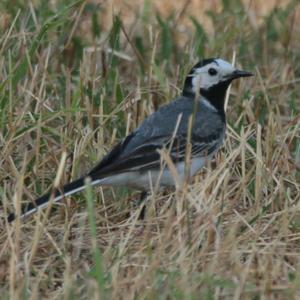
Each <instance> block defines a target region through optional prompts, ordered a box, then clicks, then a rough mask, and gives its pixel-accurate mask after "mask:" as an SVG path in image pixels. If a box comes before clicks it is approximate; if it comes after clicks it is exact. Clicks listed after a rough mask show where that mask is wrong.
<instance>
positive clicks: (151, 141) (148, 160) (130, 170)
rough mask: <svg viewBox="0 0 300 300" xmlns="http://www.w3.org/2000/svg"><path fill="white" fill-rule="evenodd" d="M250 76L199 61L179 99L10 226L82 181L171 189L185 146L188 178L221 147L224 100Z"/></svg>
mask: <svg viewBox="0 0 300 300" xmlns="http://www.w3.org/2000/svg"><path fill="white" fill-rule="evenodd" d="M253 75H254V74H253V73H251V72H247V71H243V70H240V69H237V68H235V67H234V66H233V65H232V64H231V63H229V62H227V61H225V60H223V59H221V58H206V59H203V60H200V61H199V62H198V63H197V64H195V65H194V66H193V67H192V68H191V70H190V71H189V73H188V74H187V76H186V78H185V81H184V85H183V89H182V94H181V95H180V96H178V97H177V98H175V99H173V100H172V101H170V102H169V103H168V104H165V105H162V106H161V107H160V108H159V109H158V110H157V111H155V112H153V113H152V114H150V115H149V116H148V117H147V118H145V120H144V121H143V122H142V123H141V124H140V125H139V126H138V127H137V128H136V129H135V130H134V131H133V132H131V133H130V134H128V135H127V136H126V137H125V138H123V139H122V140H121V141H120V142H119V143H117V144H116V145H115V146H114V147H113V148H112V149H111V151H109V152H108V154H106V155H105V156H104V157H103V159H102V160H101V161H100V162H99V163H98V164H97V165H96V166H95V167H94V168H93V169H91V170H90V171H89V172H88V173H87V174H86V175H84V176H82V177H80V178H79V179H77V180H75V181H73V182H71V183H69V184H66V185H64V186H63V187H62V188H57V189H52V191H51V192H50V193H48V194H45V195H43V196H41V197H40V198H37V199H36V200H35V201H31V202H30V203H29V204H27V206H25V207H23V208H22V209H21V214H20V215H19V216H17V215H16V214H14V213H11V214H9V215H8V222H12V221H13V220H15V219H16V218H17V217H21V218H22V217H25V216H28V215H30V214H32V213H34V212H36V211H38V210H39V209H41V208H43V207H46V206H47V205H48V204H49V202H50V200H51V201H53V202H58V201H60V200H61V199H62V198H64V197H66V196H70V195H72V194H74V193H77V192H79V191H82V190H83V189H84V188H85V186H86V178H89V180H90V185H91V186H96V185H100V186H127V187H130V188H134V189H137V190H140V191H142V192H145V191H146V192H147V191H149V190H151V188H153V186H155V185H156V186H158V187H159V189H164V188H166V187H174V186H176V180H177V181H178V180H179V183H182V182H183V181H184V180H185V177H186V172H185V170H187V168H186V164H187V160H186V159H185V157H186V153H187V149H188V147H187V145H190V147H189V151H190V160H189V168H188V170H189V174H188V175H189V177H192V176H193V175H195V174H196V173H197V172H198V171H199V170H200V169H201V168H202V167H203V166H204V165H205V164H206V162H207V161H209V160H210V159H211V158H212V156H213V155H214V154H215V153H216V151H217V150H218V149H219V148H220V146H221V145H222V143H223V140H224V137H225V131H226V115H225V110H224V102H225V96H226V91H227V89H228V87H229V85H230V84H231V82H232V81H233V80H235V79H238V78H240V77H248V76H253ZM191 120H192V121H191ZM162 151H166V152H165V153H167V155H168V157H169V158H170V161H171V162H172V164H173V166H174V168H175V170H176V172H177V173H176V174H178V178H177V179H176V180H175V178H174V171H172V170H171V166H170V164H166V163H165V164H164V163H163V159H162ZM177 183H178V182H177Z"/></svg>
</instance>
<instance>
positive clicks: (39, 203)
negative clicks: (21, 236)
mask: <svg viewBox="0 0 300 300" xmlns="http://www.w3.org/2000/svg"><path fill="white" fill-rule="evenodd" d="M84 181H85V177H81V178H79V179H77V180H75V181H73V182H71V183H69V184H66V185H65V186H63V187H62V188H61V189H59V190H55V191H52V192H50V193H48V194H46V195H44V196H42V197H40V198H38V199H36V200H35V201H33V202H31V203H29V204H28V205H27V206H26V207H24V208H22V212H21V215H20V217H21V218H23V217H26V216H28V215H30V214H33V213H34V212H36V211H37V210H39V209H41V208H43V207H45V206H47V205H48V204H49V201H50V200H52V199H53V200H52V201H53V202H58V201H60V200H61V199H62V198H64V197H66V196H70V195H72V194H75V193H77V192H80V191H82V190H83V189H84V187H85V183H84ZM100 181H101V179H98V180H97V179H96V180H92V182H91V185H97V184H99V183H100ZM16 217H17V216H16V215H15V214H14V213H11V214H9V215H8V218H7V220H8V222H12V221H14V220H15V219H16Z"/></svg>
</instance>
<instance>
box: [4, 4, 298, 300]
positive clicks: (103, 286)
mask: <svg viewBox="0 0 300 300" xmlns="http://www.w3.org/2000/svg"><path fill="white" fill-rule="evenodd" d="M233 3H234V5H233ZM189 5H192V3H190V2H189V1H187V2H186V6H183V8H182V9H181V10H177V11H176V12H174V13H172V14H170V15H169V17H167V18H166V17H163V16H162V15H160V14H159V13H157V12H156V11H155V10H154V6H153V3H152V2H151V1H144V3H143V5H142V6H141V7H138V9H136V11H134V12H133V15H134V20H133V21H132V23H130V22H127V19H126V18H125V17H124V16H122V15H121V14H120V15H118V14H117V13H116V14H115V16H114V19H113V22H112V23H111V25H108V24H109V23H107V22H106V20H107V18H108V15H107V14H108V13H107V10H106V7H105V5H104V4H103V5H96V4H95V3H94V2H93V1H67V0H65V1H59V0H56V1H51V2H48V1H43V0H40V1H34V3H33V2H29V3H28V2H27V1H22V0H19V1H15V2H14V5H11V1H8V0H3V1H1V4H0V17H1V18H0V20H1V22H0V30H1V43H0V54H1V55H0V79H1V80H0V124H1V125H0V150H1V156H0V182H1V184H0V199H1V207H2V208H1V229H0V293H1V299H41V298H42V299H297V298H299V297H300V289H299V286H300V285H299V283H300V277H299V270H300V254H299V250H300V206H299V200H300V184H299V182H300V101H299V95H300V88H299V81H300V67H299V64H298V62H299V59H300V50H299V49H300V47H299V46H300V39H299V30H300V23H299V20H298V19H297V15H298V16H299V4H298V3H297V1H289V2H288V5H287V6H284V7H275V8H271V9H270V10H269V11H268V13H267V14H266V15H265V16H263V17H262V16H259V15H258V12H257V11H255V10H254V8H253V7H252V6H251V3H250V5H248V6H246V5H243V4H242V2H240V1H238V0H237V1H225V0H224V1H222V3H221V2H220V6H221V9H219V10H218V12H217V10H211V11H209V12H207V13H206V15H207V17H208V18H209V19H210V20H212V21H213V22H212V24H213V28H209V29H208V28H207V26H206V25H205V24H202V22H201V20H200V19H199V18H196V17H195V16H191V15H189V13H188V12H187V11H185V9H186V8H187V7H188V6H189ZM254 12H256V14H255V13H254ZM211 29H213V30H211ZM233 55H235V57H236V61H237V64H238V65H239V66H241V67H242V68H243V69H245V70H249V71H254V72H255V73H256V76H255V78H254V79H250V80H248V79H247V80H241V81H239V82H238V83H236V84H234V85H233V86H232V88H231V94H230V98H229V102H228V107H227V118H228V130H227V137H226V142H225V144H224V147H223V148H222V149H221V150H220V151H219V153H218V154H217V155H216V157H215V159H214V160H213V161H212V162H211V163H210V164H209V165H208V166H207V167H206V168H205V169H204V170H203V171H201V172H200V173H199V174H198V175H197V176H196V177H195V178H194V179H193V180H192V182H191V184H190V185H189V186H188V187H187V189H186V190H184V191H183V192H181V191H172V190H171V191H168V192H167V193H165V194H154V195H150V196H149V199H148V202H149V204H148V210H147V215H146V219H145V220H144V221H140V220H138V215H139V208H137V207H135V205H134V203H135V200H136V199H137V197H138V193H137V192H135V191H131V190H127V189H122V188H116V189H111V188H96V189H93V190H92V189H91V188H90V187H88V188H87V191H86V192H83V193H81V194H78V195H76V196H74V197H72V198H71V199H66V200H65V202H64V203H62V204H58V205H52V206H53V207H52V209H47V210H44V211H42V212H40V213H39V214H37V215H36V216H33V217H30V218H28V219H26V220H22V221H17V222H15V223H13V224H12V225H9V224H7V223H6V222H5V216H6V215H7V211H15V210H16V211H18V210H19V209H20V205H21V202H24V201H30V200H32V199H35V198H36V197H37V196H38V195H41V194H43V193H44V192H46V191H47V190H49V189H50V187H51V185H52V183H53V182H54V181H55V180H56V182H58V183H60V184H62V183H66V182H69V181H71V180H72V179H76V178H77V177H79V176H80V175H82V174H84V173H85V172H86V171H87V170H89V168H90V167H92V166H94V165H95V164H96V163H97V162H98V161H99V160H100V159H101V157H103V155H104V154H105V153H107V151H108V150H109V149H110V148H111V147H112V145H114V144H115V143H116V142H117V141H118V140H120V139H121V138H122V137H123V136H124V135H125V134H127V133H128V132H130V131H131V130H133V129H134V128H135V127H136V126H137V125H138V124H139V123H140V122H141V121H142V120H143V119H144V118H145V117H146V116H147V115H149V114H150V113H151V112H152V111H153V110H155V109H157V108H158V107H159V106H160V105H161V104H163V103H165V102H167V101H169V100H170V99H171V98H173V97H175V96H176V95H178V94H179V93H180V88H181V87H182V84H183V80H184V77H185V75H186V73H187V71H188V70H189V68H190V67H191V66H192V65H193V64H194V63H195V62H196V61H198V60H199V58H203V57H211V56H220V57H222V58H225V59H227V60H231V58H232V56H233ZM58 170H61V171H58Z"/></svg>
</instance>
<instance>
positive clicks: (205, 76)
mask: <svg viewBox="0 0 300 300" xmlns="http://www.w3.org/2000/svg"><path fill="white" fill-rule="evenodd" d="M210 69H214V70H215V71H216V74H210V72H209V70H210ZM234 71H235V68H234V67H233V66H232V65H231V64H230V63H229V62H227V61H225V60H223V59H220V58H218V59H216V60H215V61H213V62H211V63H210V64H207V65H205V66H203V67H200V68H197V69H195V70H194V73H193V74H191V75H189V76H192V77H193V79H192V89H193V92H194V93H196V89H197V88H200V89H201V88H203V89H209V88H210V87H211V86H213V85H216V84H218V83H219V82H222V81H225V80H227V76H228V75H230V74H232V73H233V72H234Z"/></svg>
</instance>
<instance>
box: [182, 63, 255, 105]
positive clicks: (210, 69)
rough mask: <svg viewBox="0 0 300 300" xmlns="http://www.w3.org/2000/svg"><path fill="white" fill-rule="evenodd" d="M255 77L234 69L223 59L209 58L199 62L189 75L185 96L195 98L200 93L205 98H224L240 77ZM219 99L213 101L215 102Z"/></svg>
mask: <svg viewBox="0 0 300 300" xmlns="http://www.w3.org/2000/svg"><path fill="white" fill-rule="evenodd" d="M248 76H253V74H252V73H250V72H246V71H242V70H239V69H236V68H235V67H233V66H232V65H231V64H230V63H229V62H227V61H225V60H223V59H221V58H209V59H204V60H201V61H200V62H198V63H197V64H196V65H194V66H193V68H192V69H191V70H190V72H189V74H188V75H187V77H186V79H185V83H184V88H183V92H182V93H183V95H184V96H189V97H195V95H196V94H197V89H199V90H198V93H199V94H201V95H203V96H204V97H208V98H209V96H210V95H211V96H213V95H216V94H219V95H218V96H224V97H225V93H226V90H227V88H228V86H229V85H230V83H231V82H232V80H234V79H237V78H240V77H248ZM208 100H209V99H208ZM215 100H217V99H213V101H215Z"/></svg>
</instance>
